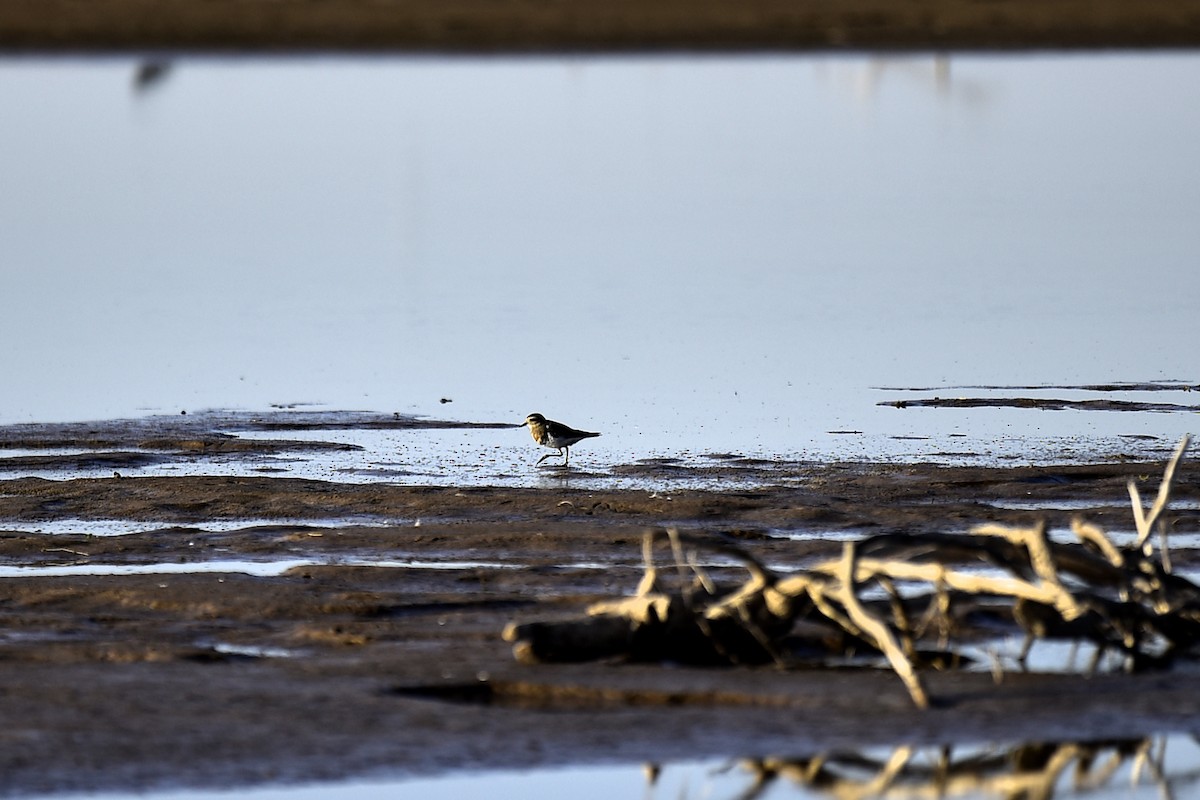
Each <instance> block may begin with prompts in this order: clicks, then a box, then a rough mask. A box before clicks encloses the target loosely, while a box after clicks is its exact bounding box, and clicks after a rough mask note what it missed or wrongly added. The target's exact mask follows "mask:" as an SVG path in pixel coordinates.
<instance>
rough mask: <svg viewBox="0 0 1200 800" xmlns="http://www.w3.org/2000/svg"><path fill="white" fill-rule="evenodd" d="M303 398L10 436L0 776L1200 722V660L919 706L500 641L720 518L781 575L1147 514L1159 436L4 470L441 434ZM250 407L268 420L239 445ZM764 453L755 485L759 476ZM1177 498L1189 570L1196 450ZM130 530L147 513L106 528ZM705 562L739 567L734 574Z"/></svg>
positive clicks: (245, 454) (317, 770) (294, 771)
mask: <svg viewBox="0 0 1200 800" xmlns="http://www.w3.org/2000/svg"><path fill="white" fill-rule="evenodd" d="M285 417H286V415H284V414H278V415H266V416H264V417H262V418H259V419H256V420H255V419H248V418H245V417H243V416H237V417H236V418H232V419H220V418H215V417H210V418H204V417H199V416H197V417H195V418H192V419H186V420H185V419H183V418H182V415H181V418H180V419H171V418H165V417H158V418H149V419H147V420H141V421H136V422H120V421H118V422H112V423H104V424H93V425H80V426H52V425H42V426H37V425H35V426H11V427H8V428H4V429H0V460H4V461H8V462H9V463H8V464H6V465H5V466H4V472H3V474H4V476H5V478H4V479H2V480H0V569H3V575H2V576H0V696H2V697H3V702H2V703H0V731H3V734H2V736H3V740H4V747H3V748H0V774H3V775H4V776H5V781H4V784H3V787H2V791H3V792H5V793H8V794H22V793H29V792H36V791H65V790H85V789H86V790H89V791H92V790H97V789H106V788H107V789H130V788H134V789H149V788H155V787H178V786H201V785H208V786H226V787H228V786H239V785H245V784H250V783H258V782H264V781H266V782H292V781H307V780H317V779H339V778H347V777H351V776H353V777H364V776H374V777H381V776H395V775H405V774H434V773H439V772H441V771H444V770H447V769H459V768H465V769H476V768H483V767H489V768H504V767H513V768H529V767H537V766H546V765H564V764H573V763H597V762H643V761H644V762H658V763H663V762H671V761H674V760H684V759H686V760H694V759H697V758H706V757H749V758H756V759H764V758H768V757H770V756H775V755H780V754H794V753H796V752H805V751H820V750H822V749H828V748H842V749H845V748H861V747H866V746H873V745H892V746H898V745H904V744H922V743H924V744H952V743H960V742H973V741H1008V742H1019V741H1024V740H1035V739H1036V740H1038V741H1044V740H1046V739H1047V738H1054V737H1057V738H1060V739H1062V740H1077V739H1079V738H1081V736H1083V735H1085V734H1086V736H1087V737H1088V738H1123V737H1124V738H1128V737H1140V736H1146V735H1151V734H1159V733H1165V732H1171V731H1189V730H1195V729H1197V727H1200V696H1198V695H1197V694H1196V692H1195V691H1194V690H1193V689H1192V687H1191V683H1192V681H1193V680H1194V676H1193V675H1191V674H1189V672H1188V668H1187V667H1186V666H1181V667H1179V668H1176V669H1174V670H1171V671H1154V672H1146V673H1143V674H1136V675H1128V674H1123V673H1108V672H1102V673H1100V674H1096V675H1092V676H1090V677H1084V676H1081V675H1079V674H1051V673H1038V672H1029V673H1022V672H1019V671H1015V670H1009V671H1006V672H1005V673H1004V674H1003V676H1002V678H1000V679H999V680H998V679H997V676H995V675H993V674H990V673H989V672H988V671H986V670H982V671H963V670H955V671H946V672H941V673H938V672H931V673H930V674H928V676H927V684H928V689H929V693H930V696H931V699H932V701H933V702H932V707H931V708H930V709H928V710H924V711H922V710H918V709H916V708H915V707H914V706H913V704H912V703H911V701H910V698H909V697H908V695H907V693H906V691H905V688H904V686H903V685H902V684H901V682H900V681H899V680H897V678H896V676H895V675H893V674H892V673H890V672H888V671H887V670H885V669H878V668H874V667H868V666H865V665H857V666H849V665H843V666H840V667H836V668H835V667H834V666H832V665H825V666H821V667H817V668H813V667H811V666H810V667H809V668H802V669H801V668H794V669H779V668H775V667H769V666H768V667H757V668H748V667H734V668H693V667H683V666H679V665H658V664H630V663H621V662H619V661H606V662H600V663H587V664H553V665H538V666H529V665H522V664H518V663H516V661H515V660H514V659H513V657H512V653H511V651H510V646H509V645H508V644H507V643H505V642H504V641H503V640H502V639H501V631H502V630H503V628H504V626H505V625H506V624H508V623H509V622H511V621H514V620H521V621H524V620H537V619H554V618H558V617H563V616H571V615H577V614H579V613H581V611H582V610H583V609H584V608H585V607H586V606H587V605H588V604H589V603H592V602H594V601H597V600H603V599H612V598H616V597H621V596H624V595H628V594H630V593H632V592H633V591H634V589H635V587H636V585H637V583H638V581H639V579H640V576H641V570H642V560H641V559H642V553H641V541H642V535H643V532H644V531H645V530H647V529H648V528H660V527H664V526H671V527H675V528H678V529H680V530H683V531H686V532H690V533H693V534H696V535H701V536H703V535H718V534H719V535H721V536H724V537H728V538H729V539H730V540H732V541H735V542H737V543H738V544H740V545H741V546H742V547H745V548H746V549H747V550H749V551H750V552H753V553H754V554H755V555H756V556H757V557H758V558H759V559H761V560H762V561H763V562H765V563H767V564H770V565H771V566H772V568H774V569H778V570H780V571H784V572H786V571H787V570H789V569H801V568H803V567H804V566H805V565H808V564H811V563H813V561H814V560H817V559H825V558H829V557H836V555H837V554H838V553H839V552H840V550H841V547H842V542H843V541H844V540H845V539H846V538H847V537H861V536H865V535H868V534H876V533H896V534H912V533H918V532H920V533H936V532H955V531H963V530H966V529H968V528H970V527H971V526H973V525H976V524H979V523H984V522H1000V523H1007V524H1013V525H1024V524H1032V523H1034V522H1036V521H1037V520H1044V521H1045V522H1046V523H1047V524H1048V525H1049V526H1050V528H1051V529H1065V528H1066V527H1067V526H1068V525H1069V522H1070V520H1071V518H1072V517H1074V516H1076V515H1080V516H1083V517H1085V518H1087V519H1088V520H1089V521H1091V522H1094V523H1096V524H1099V525H1101V526H1103V527H1106V528H1108V529H1110V530H1113V531H1121V530H1129V529H1131V528H1132V518H1131V514H1130V510H1129V507H1128V505H1127V502H1126V501H1127V497H1128V495H1127V488H1126V483H1127V482H1128V481H1130V480H1133V481H1135V483H1136V485H1138V486H1139V487H1140V488H1141V491H1142V493H1143V495H1145V496H1147V497H1149V496H1153V494H1154V492H1155V491H1156V489H1157V486H1158V480H1159V478H1160V476H1161V472H1162V462H1161V460H1160V459H1159V458H1158V456H1157V451H1156V452H1155V453H1154V454H1152V455H1147V454H1145V453H1141V452H1139V451H1137V450H1131V452H1130V453H1129V455H1128V457H1127V458H1125V459H1123V460H1117V461H1113V462H1111V463H1094V464H1092V463H1072V464H1062V465H1055V466H1049V467H1028V466H1026V467H1022V466H1011V467H953V466H938V465H931V464H873V463H806V462H799V461H797V462H784V463H776V462H768V461H764V460H754V459H743V458H740V457H738V456H737V455H736V454H716V455H714V456H712V457H710V458H706V459H701V460H699V461H698V462H695V463H693V462H687V463H684V462H679V461H671V460H666V461H662V460H657V461H649V462H646V463H641V464H635V465H628V466H625V467H619V468H617V469H623V470H634V471H640V472H641V473H642V474H644V475H645V476H646V477H647V479H648V480H653V479H654V476H656V475H661V474H664V472H666V473H670V474H672V475H674V474H675V473H678V472H679V471H688V470H701V471H708V472H711V473H712V475H713V476H716V478H718V479H728V480H729V481H731V482H736V484H737V485H739V486H747V485H749V486H750V488H746V489H739V490H736V491H690V490H688V491H670V492H666V491H663V492H658V491H651V490H636V491H633V490H620V491H618V490H611V491H605V490H592V489H573V488H570V486H569V485H557V486H546V485H542V486H535V487H532V488H504V487H487V486H478V487H429V486H405V485H397V484H392V483H386V482H382V481H379V482H376V481H363V482H357V483H347V482H332V481H322V480H313V479H297V478H289V477H275V476H271V475H258V476H247V477H234V476H227V475H219V474H218V475H181V476H178V477H170V476H167V477H164V476H158V475H155V476H141V475H139V474H138V473H139V468H138V467H137V466H136V464H133V463H132V462H130V463H127V464H124V465H122V466H121V469H124V470H125V471H123V472H122V474H121V475H120V476H119V477H117V476H111V477H96V478H78V477H73V476H72V474H71V470H72V468H73V467H72V462H70V461H67V462H63V463H62V464H60V467H61V469H62V473H61V474H60V475H58V476H55V477H37V478H31V477H22V476H21V470H22V466H21V464H20V463H13V462H12V460H11V459H13V458H25V459H28V458H36V457H37V456H36V451H37V450H38V449H39V448H53V449H60V450H61V449H71V448H73V449H75V450H78V451H80V452H85V453H86V452H87V451H89V450H90V449H95V450H97V451H99V452H101V453H108V454H127V455H131V456H132V455H137V454H138V453H142V452H149V451H152V452H154V453H156V454H159V455H164V456H165V457H171V456H172V454H179V453H181V452H189V451H195V450H196V449H197V447H198V446H199V445H197V444H196V443H205V442H209V443H213V444H214V445H215V446H216V447H218V448H222V447H223V448H227V450H225V451H223V452H219V453H213V454H211V455H212V457H213V458H214V459H218V460H219V459H222V458H232V457H236V458H240V459H252V458H254V457H258V456H266V455H269V454H271V453H272V452H275V451H276V448H280V447H284V448H290V447H295V446H299V445H296V444H295V440H289V439H288V438H287V437H288V435H289V434H288V431H289V430H296V427H295V426H296V425H303V426H305V429H306V430H307V431H308V432H309V433H310V434H312V433H314V432H316V433H318V434H319V432H320V429H321V426H322V425H327V426H329V429H330V431H331V432H332V431H335V430H344V429H345V428H344V427H342V426H354V425H362V424H366V425H408V424H416V421H413V420H405V419H401V418H388V417H386V416H379V415H375V416H370V417H369V418H368V417H356V418H351V417H349V416H338V415H334V416H332V417H330V418H326V419H323V420H322V419H318V418H315V417H310V416H305V415H300V416H296V417H294V418H293V419H291V420H289V419H287V418H285ZM419 424H421V425H426V426H429V427H436V426H437V425H439V424H445V425H458V424H459V423H437V422H431V421H421V422H420V423H419ZM498 425H499V424H498ZM239 426H241V427H242V428H253V429H254V430H255V431H256V433H257V434H263V433H264V432H265V434H266V435H265V436H264V437H262V438H241V437H239V436H238V434H237V430H236V429H237V428H239ZM276 435H277V436H278V437H279V438H278V439H276V438H273V437H275V436H276ZM317 439H318V440H319V436H318V437H317ZM331 439H332V437H331ZM1136 444H1137V443H1134V445H1136ZM302 445H303V446H305V447H321V446H345V445H340V444H338V443H337V442H336V441H330V442H326V443H325V444H324V445H322V443H321V442H320V441H317V440H312V439H305V440H304V441H303V442H302ZM6 454H7V455H6ZM17 454H19V455H17ZM193 455H194V452H193ZM75 457H79V458H81V457H82V456H75ZM530 469H531V470H533V468H532V467H530ZM746 471H749V472H750V473H752V474H756V475H758V476H759V478H760V480H758V482H757V483H754V482H748V481H746V480H745V473H746ZM755 471H761V472H755ZM1174 500H1175V505H1174V508H1175V511H1174V512H1173V513H1172V515H1171V526H1172V527H1171V535H1172V537H1173V538H1174V539H1176V540H1177V541H1179V542H1180V545H1179V546H1178V547H1176V548H1174V549H1172V551H1171V557H1172V561H1173V563H1174V564H1175V568H1176V569H1181V570H1187V569H1195V568H1196V567H1197V566H1200V552H1198V551H1197V550H1196V549H1195V548H1196V547H1197V544H1196V541H1197V536H1196V534H1198V533H1200V470H1197V469H1195V468H1193V466H1192V465H1191V463H1190V462H1189V461H1187V460H1185V461H1184V462H1183V465H1182V466H1181V467H1180V469H1179V472H1178V474H1177V476H1176V483H1175V490H1174ZM113 520H120V521H124V522H125V523H127V524H128V526H129V531H130V532H128V533H124V534H122V535H99V534H97V533H95V532H94V531H95V530H97V528H96V527H95V526H97V525H99V524H100V523H106V524H107V523H110V522H111V521H113ZM707 568H708V569H709V570H710V571H711V573H712V575H713V576H714V577H716V578H717V579H720V578H721V577H722V576H723V575H725V574H727V573H728V574H732V573H734V572H735V571H736V570H737V568H736V567H735V566H733V565H730V564H726V563H721V562H719V561H718V562H714V563H712V564H709V565H707Z"/></svg>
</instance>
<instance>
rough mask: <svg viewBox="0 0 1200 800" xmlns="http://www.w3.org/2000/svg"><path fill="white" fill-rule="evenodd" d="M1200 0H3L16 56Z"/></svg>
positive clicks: (1151, 37)
mask: <svg viewBox="0 0 1200 800" xmlns="http://www.w3.org/2000/svg"><path fill="white" fill-rule="evenodd" d="M1198 44H1200V0H1142V2H1137V3H1128V2H1123V0H1094V1H1093V0H1089V1H1088V2H1084V0H1058V1H1057V2H1052V3H1047V2H1043V0H988V2H979V1H978V0H913V2H906V3H895V2H889V0H811V1H810V2H804V3H796V2H793V0H745V1H744V2H738V3H730V2H726V1H725V0H649V1H647V0H609V1H608V2H579V1H578V0H577V1H576V2H562V0H522V1H521V2H517V0H205V2H203V3H197V2H194V0H89V2H86V3H80V2H67V1H66V0H49V1H47V0H5V2H3V3H0V50H3V51H8V52H21V51H38V52H47V51H51V52H72V51H73V52H97V51H98V52H119V51H145V50H167V51H200V52H208V51H233V52H305V51H314V52H328V51H350V52H358V51H363V52H369V51H378V52H457V53H471V52H474V53H535V52H627V51H664V50H666V51H670V50H684V51H686V50H703V51H753V50H759V51H761V50H779V51H805V50H889V49H899V50H905V49H909V50H930V49H932V50H950V49H968V50H972V49H973V50H987V49H1080V48H1084V49H1105V48H1190V47H1195V46H1197V45H1198Z"/></svg>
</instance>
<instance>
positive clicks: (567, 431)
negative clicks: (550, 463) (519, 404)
mask: <svg viewBox="0 0 1200 800" xmlns="http://www.w3.org/2000/svg"><path fill="white" fill-rule="evenodd" d="M526 425H528V426H529V433H530V434H532V435H533V440H534V441H535V442H537V443H538V444H540V445H543V446H545V447H553V448H554V449H555V450H557V451H558V455H560V456H564V459H565V460H564V461H563V466H566V465H567V464H570V463H571V445H573V444H576V443H578V442H581V441H583V440H584V439H589V438H591V437H593V436H599V435H600V434H598V433H590V432H589V431H577V430H575V429H574V428H572V427H570V426H568V425H563V424H562V423H561V422H555V421H554V420H552V419H546V418H545V417H543V416H542V415H541V414H530V415H529V416H528V417H526V418H525V421H524V422H522V423H521V424H520V425H518V426H517V427H520V428H523V427H525V426H526ZM553 456H554V453H547V454H546V455H544V456H542V457H541V458H539V459H538V461H537V463H538V464H541V463H542V462H543V461H545V460H546V459H547V458H552V457H553Z"/></svg>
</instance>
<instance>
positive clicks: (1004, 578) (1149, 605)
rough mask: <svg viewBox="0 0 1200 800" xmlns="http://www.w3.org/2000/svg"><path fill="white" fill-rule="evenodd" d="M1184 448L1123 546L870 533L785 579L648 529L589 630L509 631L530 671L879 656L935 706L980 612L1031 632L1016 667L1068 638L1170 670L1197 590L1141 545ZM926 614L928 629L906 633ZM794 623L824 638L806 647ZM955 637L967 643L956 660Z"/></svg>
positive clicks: (1198, 613) (1194, 632) (704, 539)
mask: <svg viewBox="0 0 1200 800" xmlns="http://www.w3.org/2000/svg"><path fill="white" fill-rule="evenodd" d="M1188 441H1189V439H1188V437H1184V439H1183V440H1182V441H1181V442H1180V444H1179V447H1178V448H1177V449H1176V451H1175V454H1174V456H1173V457H1172V458H1171V460H1170V462H1169V463H1168V465H1167V467H1166V470H1165V471H1164V474H1163V479H1162V483H1161V484H1160V486H1159V490H1158V494H1157V497H1156V499H1155V502H1154V504H1153V505H1152V507H1151V508H1150V510H1149V511H1148V512H1147V511H1146V510H1145V509H1143V508H1142V506H1141V503H1140V499H1139V497H1138V492H1137V489H1136V487H1135V486H1134V485H1133V484H1132V483H1130V484H1129V491H1130V496H1131V497H1132V498H1133V508H1134V518H1135V523H1136V525H1137V528H1138V538H1137V542H1136V544H1135V546H1133V547H1129V548H1124V549H1123V548H1120V547H1118V546H1116V545H1115V544H1114V543H1113V541H1112V540H1111V539H1110V538H1109V537H1108V536H1107V535H1106V534H1105V533H1104V531H1103V530H1101V529H1100V528H1098V527H1096V526H1095V525H1091V524H1089V523H1087V522H1084V521H1083V520H1075V521H1073V523H1072V530H1073V531H1074V533H1075V535H1076V537H1077V539H1078V540H1079V543H1078V544H1075V543H1071V544H1067V543H1060V542H1053V541H1051V540H1050V539H1049V538H1048V537H1047V535H1046V529H1045V525H1044V524H1043V523H1039V524H1037V525H1034V526H1032V527H1024V528H1021V527H1007V526H1000V525H980V526H978V527H976V528H974V529H972V530H971V531H970V532H969V533H965V534H963V533H960V534H911V535H898V534H887V535H881V536H875V537H870V538H867V539H865V540H863V541H861V542H851V543H848V544H847V545H846V547H845V549H844V552H843V556H842V558H840V559H837V560H834V561H828V562H824V563H819V564H816V565H813V566H812V567H810V568H809V569H806V570H802V571H800V572H796V573H793V574H790V575H785V576H780V575H776V574H774V573H773V572H771V570H769V569H767V568H766V567H765V566H764V565H763V564H762V563H761V562H759V561H758V560H757V559H756V558H754V556H753V555H751V554H750V553H749V552H747V551H746V550H745V549H744V548H741V547H738V546H736V545H734V544H732V543H731V542H728V541H725V540H723V539H721V538H719V537H716V536H713V535H696V534H691V533H685V532H680V531H677V530H668V531H666V532H665V534H664V533H663V532H657V531H651V532H648V533H647V534H646V536H645V538H644V540H643V557H644V560H645V574H644V575H643V576H642V579H641V581H640V582H639V584H638V587H637V592H636V594H634V595H633V596H631V597H626V598H621V599H617V600H612V601H605V602H601V603H596V604H594V605H592V606H591V607H590V608H589V609H588V610H587V616H586V617H584V618H583V619H575V620H567V621H559V622H532V623H526V624H520V625H518V624H511V625H509V626H508V628H507V629H506V630H505V634H504V636H505V639H506V640H508V641H511V642H513V643H514V653H515V654H516V656H517V658H518V659H520V660H522V661H527V662H537V661H576V660H590V659H595V658H608V657H623V658H630V659H637V660H663V659H669V660H672V661H679V662H690V663H764V662H772V661H773V662H775V663H776V664H779V665H783V666H786V665H788V664H790V663H794V662H795V660H796V659H795V653H797V652H798V650H797V647H798V646H799V645H803V646H804V647H808V648H813V647H815V646H818V645H819V646H821V647H825V648H827V652H828V653H829V654H830V655H832V656H835V657H843V658H844V657H848V656H852V655H854V654H856V653H861V652H867V653H872V652H874V653H878V654H879V655H880V656H882V657H883V658H885V659H886V660H887V662H888V663H889V664H890V665H891V668H892V669H893V670H894V671H895V672H896V674H897V675H898V676H899V677H900V679H901V680H902V681H903V682H904V685H905V687H906V688H907V690H908V692H909V694H910V696H911V697H912V700H913V702H914V703H915V704H916V705H917V706H918V707H921V708H924V707H926V706H928V704H929V697H928V695H927V693H926V691H925V689H924V686H923V685H922V682H921V680H920V677H919V674H918V672H917V669H918V667H919V666H921V665H922V664H924V663H946V662H948V661H949V662H956V661H966V660H969V659H966V658H965V654H964V653H962V652H961V645H963V644H966V643H969V641H970V637H971V630H970V625H969V623H966V622H964V620H967V619H968V618H969V617H970V615H971V614H973V613H976V612H977V611H979V610H980V609H989V610H990V613H993V614H999V615H1001V616H1002V617H1006V618H1007V619H1008V620H1009V621H1010V622H1011V623H1012V624H1013V625H1014V626H1015V627H1017V628H1019V629H1020V630H1022V631H1023V632H1024V634H1025V642H1024V644H1023V647H1022V649H1021V653H1020V655H1019V657H1018V661H1019V663H1021V664H1024V658H1025V656H1026V655H1028V652H1029V649H1030V647H1032V645H1033V643H1034V642H1035V641H1036V640H1039V639H1046V638H1068V639H1073V640H1086V641H1090V642H1092V643H1093V644H1094V645H1096V647H1097V660H1098V659H1099V657H1100V655H1102V654H1103V653H1104V652H1105V651H1106V650H1117V651H1119V652H1121V653H1122V654H1123V655H1124V656H1125V659H1124V661H1125V663H1126V665H1127V666H1128V668H1131V669H1141V668H1146V667H1150V666H1159V665H1167V664H1170V663H1171V661H1172V660H1173V659H1175V658H1177V657H1180V656H1187V655H1190V654H1191V651H1192V650H1194V649H1200V647H1198V645H1200V587H1197V586H1196V585H1195V584H1193V583H1192V582H1191V581H1189V580H1187V579H1186V578H1184V577H1182V576H1179V575H1176V574H1173V573H1172V572H1171V570H1170V562H1169V560H1167V558H1166V546H1165V542H1164V544H1163V546H1162V547H1161V549H1160V556H1159V558H1158V559H1155V558H1154V557H1153V556H1154V554H1153V552H1152V544H1151V541H1150V538H1149V531H1152V530H1153V529H1154V526H1155V525H1159V526H1160V530H1163V531H1165V530H1166V527H1165V524H1164V519H1165V518H1164V515H1165V513H1166V510H1167V505H1168V503H1169V500H1170V495H1171V484H1172V481H1173V479H1174V476H1175V472H1176V468H1177V467H1178V465H1179V463H1180V460H1181V459H1182V457H1183V453H1184V451H1185V450H1186V447H1187V444H1188ZM1164 535H1165V534H1164ZM663 543H665V544H666V545H667V547H668V548H669V552H670V553H671V559H672V561H673V563H674V567H675V569H674V570H667V571H666V572H664V571H662V570H660V569H659V567H658V566H657V564H656V563H655V560H654V553H655V547H656V546H660V545H662V544H663ZM698 552H708V553H711V554H713V555H721V556H724V557H726V558H729V559H732V560H733V561H734V562H735V563H736V564H738V565H740V566H741V567H742V568H744V569H745V570H746V571H747V573H748V577H747V579H746V580H745V581H744V582H743V583H742V584H741V585H738V586H732V587H722V586H720V585H718V584H716V583H715V582H714V581H713V580H712V578H711V576H709V575H708V574H707V573H706V572H705V571H704V570H703V569H702V568H701V567H700V566H699V564H700V559H699V558H698V557H697V553H698ZM979 565H983V566H984V568H985V571H983V572H981V571H979V569H978V567H979ZM672 573H673V574H672ZM914 587H915V588H914ZM880 598H881V599H880ZM921 608H924V609H926V611H925V621H924V623H923V624H921V625H918V626H915V627H914V625H913V624H912V619H913V614H914V612H915V611H919V609H921ZM934 619H937V620H938V621H939V622H940V624H939V625H937V626H936V628H937V632H938V636H939V639H940V640H944V641H939V643H938V645H939V647H942V648H943V649H945V650H948V651H949V652H946V653H939V654H938V657H937V658H934V659H929V658H927V657H926V656H925V655H923V654H922V653H921V652H920V650H919V642H918V640H919V638H920V637H921V636H922V634H923V633H924V632H925V630H926V629H928V628H929V627H930V625H929V622H930V621H931V620H934ZM801 621H803V622H804V623H805V626H801V627H807V628H808V629H810V630H811V629H813V628H817V629H820V630H824V631H827V632H828V635H809V636H808V637H807V638H803V637H799V636H798V634H797V630H796V629H797V623H798V622H801ZM956 634H962V635H963V636H961V637H960V638H961V639H962V641H960V642H958V643H957V646H958V647H959V650H955V649H953V648H954V647H955V642H954V638H955V636H956ZM964 637H965V638H964ZM828 648H832V649H828Z"/></svg>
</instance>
